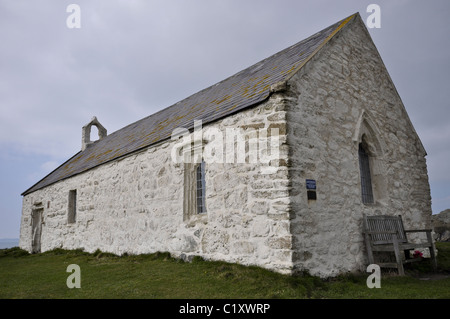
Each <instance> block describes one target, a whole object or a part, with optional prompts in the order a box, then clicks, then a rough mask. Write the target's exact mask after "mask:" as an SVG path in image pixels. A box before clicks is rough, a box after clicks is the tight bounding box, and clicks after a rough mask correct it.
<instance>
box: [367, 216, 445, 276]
mask: <svg viewBox="0 0 450 319" xmlns="http://www.w3.org/2000/svg"><path fill="white" fill-rule="evenodd" d="M415 232H425V233H426V235H427V240H426V242H421V243H410V242H408V238H407V236H406V235H407V234H408V233H415ZM363 234H364V239H365V242H366V248H367V254H368V257H369V263H370V264H378V265H379V266H380V267H387V268H397V269H398V272H399V275H400V276H404V275H405V272H404V269H403V264H404V263H409V262H413V261H420V260H421V258H411V256H410V254H409V251H410V250H412V249H417V248H428V249H429V250H430V257H431V258H430V259H431V264H432V267H433V270H434V271H436V268H437V262H436V255H435V250H434V243H433V239H432V237H431V229H414V230H413V229H412V230H405V229H404V228H403V221H402V217H401V216H400V215H398V216H386V215H381V216H366V215H364V220H363ZM402 251H403V252H404V254H405V258H404V259H403V256H402V254H401V252H402ZM374 252H393V253H394V255H395V260H396V262H395V263H394V262H383V263H376V262H375V259H374V254H373V253H374Z"/></svg>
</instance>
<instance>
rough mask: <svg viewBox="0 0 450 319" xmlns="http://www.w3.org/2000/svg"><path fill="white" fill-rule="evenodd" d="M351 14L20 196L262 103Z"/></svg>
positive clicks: (125, 131) (115, 138) (103, 143)
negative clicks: (178, 131)
mask: <svg viewBox="0 0 450 319" xmlns="http://www.w3.org/2000/svg"><path fill="white" fill-rule="evenodd" d="M356 15H357V14H355V15H352V16H350V17H348V18H346V19H344V20H341V21H339V22H337V23H335V24H333V25H331V26H329V27H328V28H326V29H324V30H322V31H320V32H318V33H316V34H314V35H312V36H310V37H309V38H307V39H305V40H303V41H300V42H298V43H297V44H295V45H293V46H291V47H289V48H286V49H284V50H282V51H280V52H278V53H276V54H274V55H272V56H270V57H268V58H266V59H264V60H262V61H260V62H258V63H256V64H254V65H252V66H250V67H249V68H247V69H245V70H243V71H241V72H239V73H236V74H235V75H233V76H231V77H229V78H227V79H225V80H223V81H221V82H219V83H217V84H215V85H212V86H210V87H208V88H206V89H204V90H202V91H200V92H198V93H195V94H193V95H191V96H189V97H188V98H186V99H184V100H182V101H180V102H178V103H176V104H174V105H172V106H169V107H167V108H165V109H163V110H161V111H159V112H157V113H155V114H152V115H150V116H148V117H145V118H143V119H141V120H139V121H137V122H135V123H132V124H130V125H128V126H126V127H124V128H122V129H120V130H118V131H116V132H114V133H112V134H110V135H108V136H106V137H104V138H103V139H101V140H99V141H97V142H95V143H94V145H92V146H90V147H88V148H87V149H85V150H84V151H82V152H78V153H77V154H75V155H74V156H73V157H72V158H70V159H69V160H68V161H66V162H65V163H64V164H62V165H61V166H59V167H58V168H57V169H55V170H54V171H53V172H51V173H50V174H49V175H47V176H46V177H44V178H43V179H42V180H40V181H39V182H38V183H36V184H35V185H34V186H32V187H31V188H29V189H28V190H26V191H25V192H24V193H23V194H22V195H27V194H29V193H32V192H34V191H36V190H38V189H40V188H43V187H45V186H48V185H51V184H53V183H56V182H58V181H60V180H63V179H66V178H68V177H71V176H74V175H76V174H79V173H82V172H85V171H87V170H89V169H92V168H94V167H96V166H99V165H102V164H104V163H107V162H110V161H112V160H115V159H118V158H120V157H122V156H125V155H127V154H130V153H132V152H135V151H138V150H141V149H143V148H146V147H149V146H151V145H153V144H155V143H158V142H161V141H163V140H165V139H170V137H171V134H172V131H173V130H174V129H175V128H177V127H184V128H186V129H191V128H192V127H193V121H194V120H199V119H201V120H202V124H203V125H206V124H207V123H210V122H213V121H216V120H218V119H221V118H224V117H226V116H228V115H231V114H233V113H236V112H238V111H241V110H243V109H245V108H248V107H250V106H254V105H256V104H258V103H260V102H263V101H265V100H266V99H267V98H268V97H269V96H270V94H271V86H272V85H274V84H277V83H280V82H283V81H286V80H288V79H289V78H290V77H291V76H292V75H293V74H295V73H296V72H297V71H298V70H299V69H300V68H301V67H302V66H303V65H304V64H305V63H306V62H307V61H308V60H309V59H310V58H311V57H312V56H313V55H314V54H315V52H317V51H318V50H319V49H320V48H321V47H322V46H323V45H324V44H325V43H326V42H327V41H328V40H329V39H330V38H331V37H333V36H334V35H335V34H336V33H337V32H338V31H339V30H340V29H341V28H342V27H343V26H344V25H346V24H347V23H348V22H349V21H350V20H352V19H353V18H354V17H355V16H356Z"/></svg>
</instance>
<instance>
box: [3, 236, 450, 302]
mask: <svg viewBox="0 0 450 319" xmlns="http://www.w3.org/2000/svg"><path fill="white" fill-rule="evenodd" d="M437 248H438V249H439V259H438V262H439V270H440V272H439V273H440V277H441V278H439V279H433V278H432V277H431V275H430V276H429V273H428V272H429V270H430V269H429V266H428V263H427V262H424V263H420V265H417V264H415V265H408V268H407V274H408V276H405V277H399V276H396V275H393V274H388V273H383V274H382V279H381V288H380V289H377V288H372V289H369V288H368V287H367V285H366V279H367V276H368V275H369V274H368V273H362V274H348V275H344V276H340V277H337V278H333V279H329V280H323V279H320V278H317V277H313V276H309V275H306V274H305V275H303V276H286V275H281V274H277V273H274V272H271V271H268V270H265V269H261V268H259V267H246V266H242V265H236V264H229V263H225V262H210V261H203V260H201V259H200V258H195V259H194V260H193V261H192V262H191V263H186V262H183V261H181V260H177V259H174V258H171V257H170V255H169V254H168V253H156V254H150V255H138V256H115V255H113V254H108V253H102V252H100V251H97V252H95V253H93V254H89V253H86V252H83V251H81V250H74V251H66V250H61V249H57V250H53V251H50V252H46V253H41V254H34V255H30V254H28V253H26V252H24V251H23V250H21V249H19V248H12V249H3V250H0V298H2V299H12V298H44V299H55V298H58V299H60V298H70V299H72V298H89V299H95V298H106V299H111V298H114V299H115V298H159V299H180V298H183V299H184V298H187V299H219V298H220V299H229V298H236V299H247V298H251V299H254V298H258V299H265V298H271V299H272V298H280V299H287V298H295V299H306V298H314V299H315V298H333V299H336V298H338V299H340V298H345V299H353V298H363V299H372V298H377V299H380V298H382V299H384V298H386V299H397V298H401V299H416V298H417V299H418V298H420V299H424V298H433V299H437V298H439V299H440V298H450V277H449V276H448V275H449V271H450V243H437ZM69 264H77V265H79V266H80V269H81V288H80V289H77V288H73V289H69V288H68V287H67V285H66V280H67V277H68V276H69V275H70V273H68V272H66V269H67V266H68V265H69ZM424 276H425V277H426V276H428V278H431V279H429V280H423V278H419V277H424Z"/></svg>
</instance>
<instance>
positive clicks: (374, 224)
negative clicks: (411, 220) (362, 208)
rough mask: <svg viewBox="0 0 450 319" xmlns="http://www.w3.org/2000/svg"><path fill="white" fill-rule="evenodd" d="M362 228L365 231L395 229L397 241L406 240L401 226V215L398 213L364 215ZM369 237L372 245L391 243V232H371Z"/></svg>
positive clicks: (403, 241) (404, 241) (402, 241)
mask: <svg viewBox="0 0 450 319" xmlns="http://www.w3.org/2000/svg"><path fill="white" fill-rule="evenodd" d="M364 230H365V231H366V232H371V231H374V232H383V231H395V232H396V233H397V240H398V242H399V243H406V242H407V238H406V234H405V229H404V228H403V221H402V217H401V216H400V215H398V216H387V215H379V216H366V215H364ZM370 238H371V242H372V244H373V245H381V244H390V243H392V234H371V235H370Z"/></svg>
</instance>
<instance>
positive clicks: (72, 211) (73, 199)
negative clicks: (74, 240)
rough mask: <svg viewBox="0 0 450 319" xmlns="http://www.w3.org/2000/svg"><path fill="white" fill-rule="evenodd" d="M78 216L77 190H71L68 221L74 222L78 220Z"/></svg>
mask: <svg viewBox="0 0 450 319" xmlns="http://www.w3.org/2000/svg"><path fill="white" fill-rule="evenodd" d="M76 216H77V190H76V189H74V190H71V191H69V206H68V214H67V222H68V223H69V224H73V223H75V221H76Z"/></svg>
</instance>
